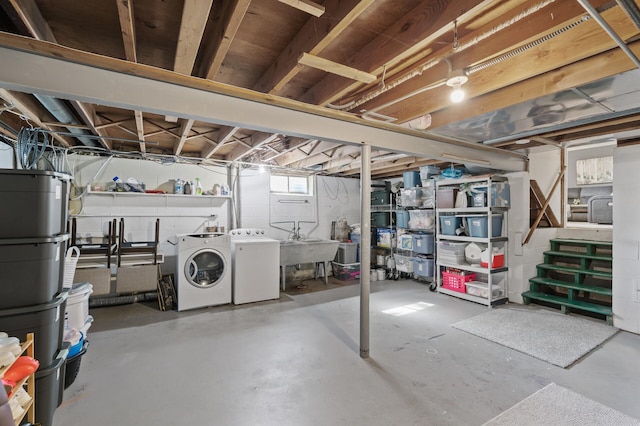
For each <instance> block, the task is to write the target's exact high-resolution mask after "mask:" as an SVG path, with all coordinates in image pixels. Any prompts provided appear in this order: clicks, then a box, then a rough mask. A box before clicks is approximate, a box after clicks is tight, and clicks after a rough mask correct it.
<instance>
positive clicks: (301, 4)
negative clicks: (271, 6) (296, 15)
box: [278, 0, 324, 17]
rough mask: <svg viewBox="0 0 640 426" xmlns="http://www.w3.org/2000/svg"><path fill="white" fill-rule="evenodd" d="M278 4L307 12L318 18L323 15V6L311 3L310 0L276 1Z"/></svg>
mask: <svg viewBox="0 0 640 426" xmlns="http://www.w3.org/2000/svg"><path fill="white" fill-rule="evenodd" d="M278 1H279V2H280V3H284V4H288V5H289V6H291V7H295V8H296V9H299V10H301V11H303V12H307V13H308V14H310V15H313V16H315V17H320V16H322V15H323V14H324V6H322V5H320V4H318V3H316V2H314V1H311V0H278Z"/></svg>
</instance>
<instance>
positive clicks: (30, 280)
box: [0, 170, 70, 426]
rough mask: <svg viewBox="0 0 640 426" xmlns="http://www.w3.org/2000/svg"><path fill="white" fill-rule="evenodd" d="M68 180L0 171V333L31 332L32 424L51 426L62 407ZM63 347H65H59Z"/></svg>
mask: <svg viewBox="0 0 640 426" xmlns="http://www.w3.org/2000/svg"><path fill="white" fill-rule="evenodd" d="M69 186H70V176H69V175H66V174H62V173H56V172H48V171H40V170H0V330H2V331H5V332H6V333H8V334H9V335H11V336H15V337H18V338H19V339H20V340H21V341H24V340H25V339H26V336H27V333H34V348H35V358H36V359H37V360H38V361H39V363H40V367H39V368H38V371H37V372H36V374H35V377H36V389H35V390H36V394H35V407H36V422H37V423H40V424H42V425H43V426H48V425H51V424H52V423H53V414H54V412H55V410H56V408H57V407H58V406H59V405H60V403H61V402H62V393H63V386H64V377H65V374H64V368H65V361H66V357H67V351H68V347H67V346H64V345H63V341H62V337H63V330H64V320H65V304H66V299H67V291H66V290H65V291H63V277H64V262H65V252H66V248H67V244H68V240H69V234H68V233H67V216H68V205H69ZM65 345H68V344H65Z"/></svg>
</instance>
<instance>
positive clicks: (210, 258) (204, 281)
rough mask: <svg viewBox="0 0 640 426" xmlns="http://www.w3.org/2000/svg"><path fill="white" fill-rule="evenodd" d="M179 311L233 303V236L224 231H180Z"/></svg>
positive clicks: (177, 269)
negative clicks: (221, 232) (215, 232)
mask: <svg viewBox="0 0 640 426" xmlns="http://www.w3.org/2000/svg"><path fill="white" fill-rule="evenodd" d="M177 237H178V265H177V268H176V275H177V279H176V280H177V285H176V289H177V292H178V311H184V310H187V309H195V308H202V307H205V306H214V305H222V304H225V303H231V240H230V238H229V236H228V235H222V234H187V235H178V236H177Z"/></svg>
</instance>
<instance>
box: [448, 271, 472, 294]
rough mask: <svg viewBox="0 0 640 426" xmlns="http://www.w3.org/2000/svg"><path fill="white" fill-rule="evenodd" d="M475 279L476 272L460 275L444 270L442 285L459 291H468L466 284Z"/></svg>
mask: <svg viewBox="0 0 640 426" xmlns="http://www.w3.org/2000/svg"><path fill="white" fill-rule="evenodd" d="M475 279H476V274H469V275H460V274H454V273H452V272H447V271H442V287H444V288H446V289H448V290H453V291H457V292H459V293H466V292H467V290H466V284H467V283H468V282H469V281H473V280H475Z"/></svg>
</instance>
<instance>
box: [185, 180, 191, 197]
mask: <svg viewBox="0 0 640 426" xmlns="http://www.w3.org/2000/svg"><path fill="white" fill-rule="evenodd" d="M191 188H193V187H192V186H191V183H190V182H189V181H185V182H184V195H191Z"/></svg>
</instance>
